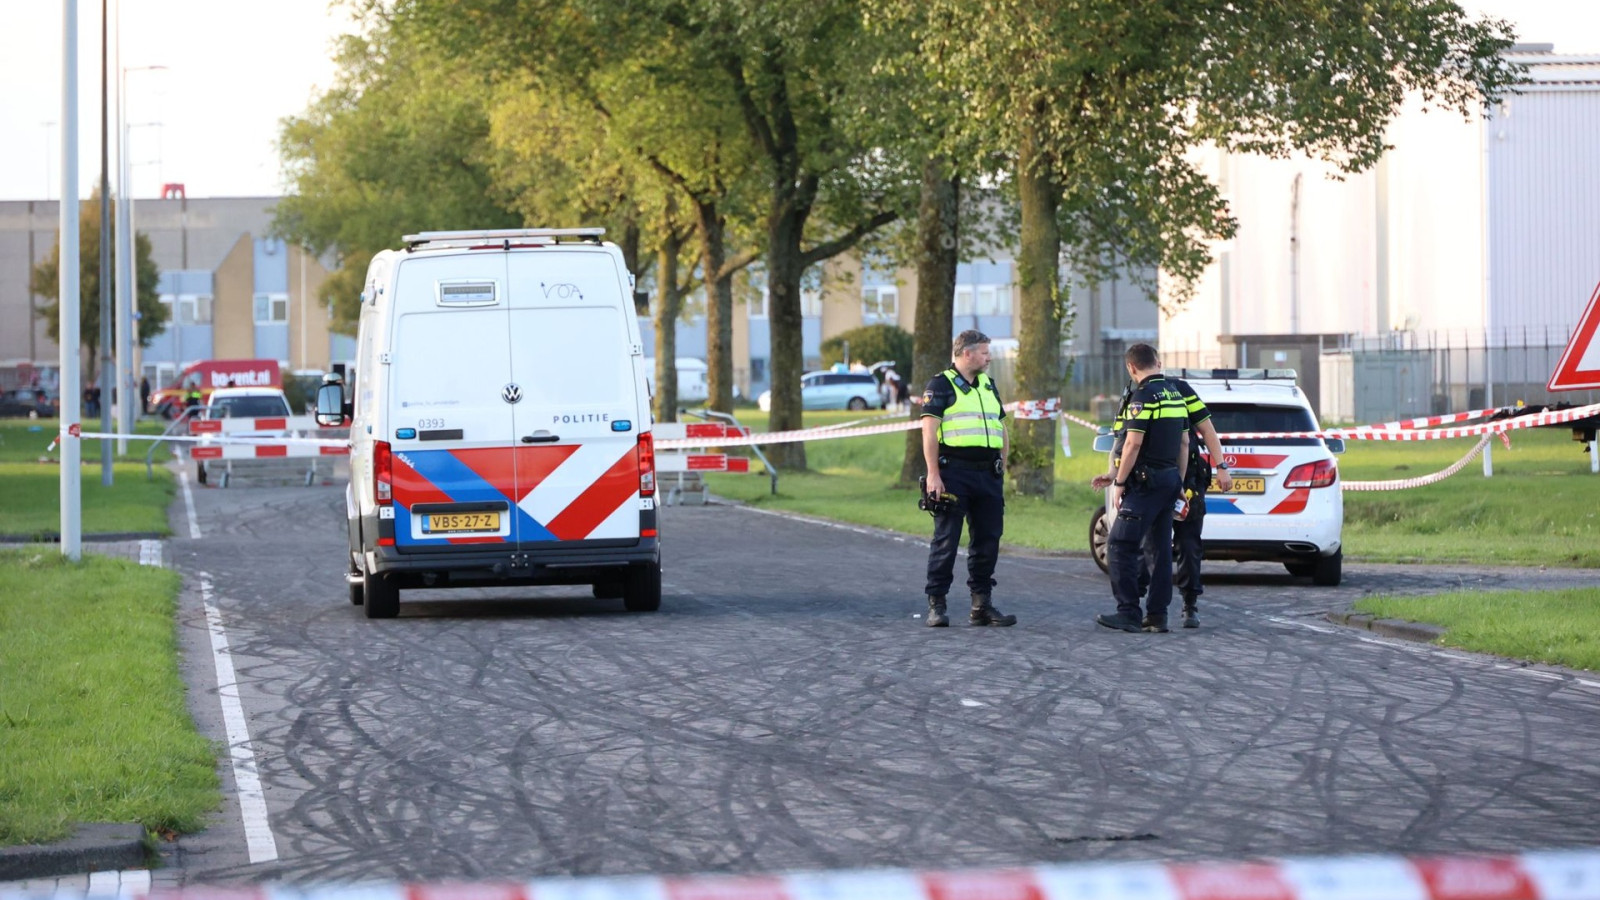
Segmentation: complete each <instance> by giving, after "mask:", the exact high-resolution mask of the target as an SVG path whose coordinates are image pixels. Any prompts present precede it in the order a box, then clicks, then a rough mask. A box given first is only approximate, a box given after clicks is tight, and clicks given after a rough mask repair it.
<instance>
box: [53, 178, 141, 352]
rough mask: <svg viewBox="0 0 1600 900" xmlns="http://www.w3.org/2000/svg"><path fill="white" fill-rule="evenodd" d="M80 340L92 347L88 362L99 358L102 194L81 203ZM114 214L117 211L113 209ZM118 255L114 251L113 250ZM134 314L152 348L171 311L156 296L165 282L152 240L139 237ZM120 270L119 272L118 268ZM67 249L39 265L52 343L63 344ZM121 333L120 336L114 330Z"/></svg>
mask: <svg viewBox="0 0 1600 900" xmlns="http://www.w3.org/2000/svg"><path fill="white" fill-rule="evenodd" d="M78 210H79V211H78V268H79V269H80V271H79V272H78V336H79V338H80V339H81V340H82V341H83V344H84V346H85V347H86V348H87V349H88V355H87V357H85V358H86V359H96V358H98V356H99V354H100V191H99V190H96V191H95V192H94V196H93V197H91V198H90V199H88V200H86V201H84V202H82V203H80V204H79V205H78ZM112 214H113V215H115V214H116V207H115V206H114V205H113V206H112ZM113 252H114V250H113ZM133 255H134V259H135V260H137V261H138V265H137V266H135V269H134V271H135V273H136V274H135V278H134V310H135V312H136V315H135V317H134V322H135V325H136V327H135V328H134V331H133V338H134V340H136V341H138V342H139V346H141V347H148V346H150V341H152V340H153V339H154V338H155V336H156V335H158V334H160V333H161V331H162V329H164V328H166V326H167V319H168V318H170V315H171V311H170V310H169V309H168V308H167V305H166V304H165V303H162V302H161V296H160V295H159V294H158V293H157V292H156V285H157V284H158V283H159V282H160V280H161V270H160V269H158V268H157V267H156V264H155V261H154V260H153V259H152V258H151V256H150V238H149V237H148V236H146V235H144V234H135V235H134V253H133ZM112 271H115V268H113V269H112ZM60 277H61V245H60V244H59V243H57V244H56V246H54V247H52V248H51V249H50V255H48V256H46V257H45V258H44V259H41V260H40V261H39V263H38V264H37V265H35V266H34V267H33V272H32V273H31V279H32V280H31V284H32V287H33V292H34V293H35V294H38V295H39V296H41V297H44V298H46V299H47V300H48V301H49V302H48V303H44V304H41V305H40V306H39V307H38V311H37V313H36V315H38V316H39V317H40V318H43V319H44V320H45V321H46V323H47V324H46V328H47V329H48V331H49V334H50V339H51V340H53V341H60V340H61V298H60V293H61V282H60ZM113 333H115V332H113Z"/></svg>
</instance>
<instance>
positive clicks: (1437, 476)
mask: <svg viewBox="0 0 1600 900" xmlns="http://www.w3.org/2000/svg"><path fill="white" fill-rule="evenodd" d="M1493 437H1494V435H1492V434H1486V435H1484V436H1483V437H1481V438H1479V439H1478V443H1477V445H1476V446H1474V447H1473V448H1472V449H1471V450H1468V451H1467V455H1466V456H1463V457H1461V458H1460V459H1458V460H1456V461H1455V462H1453V463H1451V464H1450V465H1449V466H1447V467H1445V468H1443V469H1440V470H1439V471H1437V472H1434V473H1433V474H1432V475H1418V476H1417V477H1415V478H1397V479H1394V480H1392V481H1340V482H1339V484H1340V486H1341V487H1343V488H1344V489H1345V490H1347V491H1403V490H1406V489H1408V488H1419V487H1426V486H1427V485H1430V484H1438V483H1439V482H1441V481H1443V480H1445V479H1446V478H1449V477H1450V476H1451V475H1454V474H1456V473H1457V472H1459V471H1461V470H1462V469H1464V468H1466V466H1467V463H1470V462H1472V461H1473V460H1474V459H1477V458H1478V454H1480V453H1482V452H1483V448H1484V447H1487V446H1489V440H1490V439H1491V438H1493ZM1500 437H1502V438H1503V437H1505V435H1503V434H1502V435H1500Z"/></svg>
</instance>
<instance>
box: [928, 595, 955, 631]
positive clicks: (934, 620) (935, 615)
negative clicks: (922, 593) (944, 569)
mask: <svg viewBox="0 0 1600 900" xmlns="http://www.w3.org/2000/svg"><path fill="white" fill-rule="evenodd" d="M949 624H950V617H949V616H948V615H945V611H944V595H943V594H929V595H928V627H929V628H945V627H948V626H949Z"/></svg>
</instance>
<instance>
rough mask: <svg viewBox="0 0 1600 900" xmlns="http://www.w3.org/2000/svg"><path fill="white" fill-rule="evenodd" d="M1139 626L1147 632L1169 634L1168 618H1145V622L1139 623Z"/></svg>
mask: <svg viewBox="0 0 1600 900" xmlns="http://www.w3.org/2000/svg"><path fill="white" fill-rule="evenodd" d="M1139 626H1140V627H1141V628H1143V629H1144V630H1145V631H1153V632H1155V633H1157V634H1166V633H1167V617H1166V616H1145V617H1144V620H1143V621H1142V622H1140V623H1139Z"/></svg>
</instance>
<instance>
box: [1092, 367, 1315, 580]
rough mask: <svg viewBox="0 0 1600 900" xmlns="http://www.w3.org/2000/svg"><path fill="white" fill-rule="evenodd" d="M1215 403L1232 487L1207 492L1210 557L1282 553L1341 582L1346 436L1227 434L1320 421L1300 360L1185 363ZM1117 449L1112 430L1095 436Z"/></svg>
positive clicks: (1097, 532) (1274, 558) (1098, 531)
mask: <svg viewBox="0 0 1600 900" xmlns="http://www.w3.org/2000/svg"><path fill="white" fill-rule="evenodd" d="M1168 374H1169V375H1172V376H1173V377H1176V378H1182V379H1183V380H1185V381H1187V382H1188V383H1189V385H1190V386H1191V387H1193V388H1194V390H1195V393H1196V395H1198V396H1199V397H1200V399H1201V400H1203V401H1205V404H1206V406H1207V407H1208V408H1209V409H1210V410H1211V421H1212V423H1213V424H1214V425H1215V426H1216V429H1217V433H1218V434H1219V435H1221V436H1222V450H1223V453H1224V455H1225V456H1226V457H1227V459H1226V460H1224V461H1225V462H1226V463H1227V465H1228V469H1229V471H1230V472H1231V473H1232V475H1233V490H1231V491H1228V492H1227V493H1223V492H1222V491H1220V490H1218V486H1217V485H1216V483H1215V482H1213V483H1212V486H1211V490H1210V492H1208V493H1207V495H1206V518H1205V529H1204V531H1203V532H1202V540H1201V543H1202V546H1203V547H1204V551H1205V558H1206V559H1207V560H1208V561H1213V560H1223V559H1231V560H1237V561H1265V562H1278V563H1282V564H1283V566H1284V568H1285V569H1287V570H1288V571H1289V574H1291V575H1295V576H1301V577H1305V576H1309V577H1310V578H1311V581H1312V583H1313V584H1317V585H1323V586H1334V585H1337V584H1338V583H1339V581H1340V578H1341V569H1342V567H1343V561H1344V552H1343V549H1342V546H1341V535H1342V532H1343V530H1344V494H1343V491H1342V489H1341V488H1340V486H1339V466H1338V462H1337V460H1336V459H1335V458H1334V454H1336V453H1343V452H1344V442H1343V441H1339V440H1322V439H1318V438H1261V439H1251V440H1247V441H1239V440H1229V439H1228V437H1227V436H1228V435H1229V434H1246V433H1260V432H1272V433H1282V432H1302V431H1317V430H1319V426H1318V424H1317V417H1316V413H1314V412H1313V411H1312V409H1311V404H1310V402H1309V401H1307V399H1306V396H1305V393H1304V392H1303V391H1301V390H1300V388H1299V386H1298V385H1297V384H1296V381H1295V377H1296V376H1295V371H1294V370H1293V369H1178V370H1174V371H1170V372H1168ZM1095 448H1096V449H1097V450H1109V449H1110V435H1106V434H1103V435H1101V437H1100V439H1098V440H1097V441H1096V442H1095ZM1106 528H1107V522H1106V518H1105V507H1101V508H1100V509H1099V510H1097V511H1096V512H1095V515H1094V518H1093V519H1092V521H1091V523H1090V546H1091V549H1092V551H1093V553H1094V558H1095V562H1096V563H1098V564H1099V565H1100V568H1101V569H1102V570H1104V569H1105V568H1106V538H1107V531H1106Z"/></svg>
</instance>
